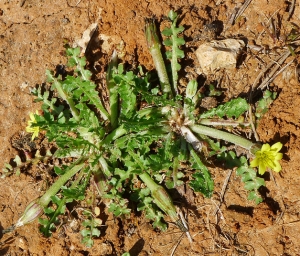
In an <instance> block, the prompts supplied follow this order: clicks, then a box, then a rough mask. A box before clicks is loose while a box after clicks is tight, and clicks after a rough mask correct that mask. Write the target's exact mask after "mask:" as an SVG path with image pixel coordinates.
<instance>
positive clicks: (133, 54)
mask: <svg viewBox="0 0 300 256" xmlns="http://www.w3.org/2000/svg"><path fill="white" fill-rule="evenodd" d="M242 2H243V1H229V0H224V1H220V0H202V1H194V0H188V1H181V0H173V1H168V0H164V1H153V0H148V1H140V0H127V1H125V0H111V1H106V0H105V1H103V0H102V1H100V0H81V1H80V0H61V1H58V0H48V1H45V0H42V1H34V0H2V1H1V2H0V74H1V79H0V90H1V93H0V115H1V122H0V145H1V148H0V154H1V158H0V166H3V164H4V163H6V162H9V161H10V159H11V158H12V157H14V156H15V155H16V154H17V153H18V152H17V151H16V150H15V149H14V148H13V147H12V146H11V138H12V137H13V136H14V135H15V134H17V133H19V132H20V131H23V130H24V129H25V126H26V122H27V119H28V115H29V113H30V112H33V111H35V109H38V107H39V106H38V105H37V104H35V103H33V97H32V96H31V95H30V93H29V88H32V87H34V86H35V85H36V84H41V83H43V82H44V81H45V70H46V69H55V67H56V65H58V64H63V63H65V61H66V57H65V55H64V45H65V44H66V43H69V44H70V45H72V44H73V43H75V42H76V40H77V39H79V38H81V36H82V33H83V32H84V31H85V30H86V29H87V28H88V27H89V25H90V24H92V23H97V24H98V31H97V33H96V34H95V36H94V37H93V38H92V41H91V44H90V45H89V48H88V50H87V58H88V60H89V63H90V67H91V68H92V69H93V72H94V73H95V81H96V82H98V83H99V84H100V83H102V82H103V81H104V80H103V77H104V72H105V68H106V64H107V61H108V59H109V56H110V55H111V53H112V51H113V49H114V48H117V49H118V50H119V52H122V53H123V59H122V60H123V61H124V62H127V63H129V64H130V65H132V66H135V65H143V66H144V67H145V68H147V69H149V70H151V69H153V63H152V60H151V56H150V55H149V52H148V49H147V45H146V41H145V38H144V33H143V24H144V18H146V17H152V16H154V17H156V18H157V20H158V21H159V22H161V24H162V26H163V25H164V18H165V17H166V15H167V13H168V11H169V10H170V9H171V8H173V9H174V10H176V11H178V12H179V13H180V14H181V18H180V20H179V21H180V24H181V25H183V26H184V27H185V28H186V30H185V32H184V38H185V40H186V41H187V47H186V49H185V52H186V56H187V57H186V59H185V60H184V62H183V63H182V64H183V65H186V72H187V74H188V75H191V76H195V74H197V72H199V71H198V70H197V66H198V63H197V60H196V57H195V54H194V51H195V50H196V46H197V45H199V44H200V43H201V42H203V41H207V40H211V39H210V38H206V37H204V36H203V34H204V32H205V31H204V26H205V25H207V24H210V23H212V22H214V21H217V23H218V24H221V25H222V32H221V33H220V34H219V35H217V38H218V39H220V38H240V39H243V40H244V41H245V42H246V43H248V44H249V45H253V44H254V43H255V44H256V45H257V46H262V48H263V49H262V51H261V52H257V51H254V50H253V51H250V50H245V54H244V57H243V60H242V61H241V64H240V65H239V66H238V68H234V69H226V70H222V71H219V72H216V73H214V74H211V75H209V76H208V77H207V78H206V83H209V82H214V83H215V84H218V87H219V88H222V89H223V91H224V92H225V95H226V98H227V99H229V98H232V97H237V96H244V97H248V96H249V92H250V90H251V86H252V85H253V84H255V79H256V78H257V77H258V75H259V73H260V72H261V71H263V70H264V69H265V67H266V66H267V65H269V64H270V63H272V62H273V63H274V61H275V60H276V59H277V58H278V56H279V55H280V54H282V53H283V52H284V51H286V49H285V48H284V47H285V44H286V40H287V39H286V37H287V35H288V34H289V32H290V31H291V29H292V26H293V25H292V24H293V23H294V24H296V25H297V24H298V25H300V22H299V17H300V8H299V3H298V2H297V1H295V2H296V5H295V10H294V12H293V13H292V16H291V18H290V19H289V13H288V10H289V8H290V6H291V3H292V2H293V1H283V0H273V1H268V0H261V1H252V3H250V5H249V6H248V8H247V9H246V11H245V12H244V13H243V14H242V16H241V17H240V18H239V19H238V20H237V21H236V22H235V24H234V25H230V24H229V20H230V17H231V14H232V13H233V12H234V9H235V7H239V6H240V5H241V3H242ZM271 17H272V18H273V21H272V22H273V23H274V24H276V26H277V32H276V34H277V35H276V36H274V37H272V36H271V35H270V34H272V31H271V28H270V27H271V26H270V22H269V23H268V21H269V19H270V18H271ZM288 19H289V20H288ZM263 23H264V24H265V25H263ZM294 27H296V26H294ZM267 31H271V32H270V33H268V32H267ZM266 49H267V50H266ZM298 59H299V57H298V55H296V57H291V56H290V57H289V58H288V59H287V60H286V61H285V63H288V62H290V61H292V60H294V61H293V62H292V64H291V65H290V66H289V67H288V68H286V69H285V70H284V71H283V72H282V73H281V74H280V75H279V76H278V77H276V78H275V79H274V80H273V81H272V82H271V83H270V84H269V88H270V89H271V90H274V91H276V92H278V97H277V99H276V100H275V101H274V102H273V104H272V105H271V107H270V110H269V111H268V112H267V114H265V115H264V117H263V119H262V120H261V121H260V123H259V127H258V129H257V132H258V135H259V138H260V140H261V141H263V142H269V143H273V142H275V141H281V142H282V143H283V145H284V148H283V153H284V158H283V160H282V167H283V169H282V171H281V172H280V173H273V174H272V175H270V174H269V173H266V174H265V175H264V177H265V179H266V180H267V181H266V189H265V190H264V191H262V194H263V196H264V202H263V203H261V204H260V205H258V206H256V205H255V204H254V203H253V202H249V201H248V200H247V193H246V191H245V190H244V188H243V184H242V183H241V181H240V178H239V177H238V176H236V174H235V171H234V170H233V171H232V170H228V169H224V168H219V167H215V168H211V172H212V175H213V177H214V179H215V186H216V190H215V193H214V195H213V197H212V199H204V198H203V196H202V195H200V194H194V193H193V192H191V191H189V190H187V191H186V193H185V194H183V195H182V198H181V199H179V205H180V207H181V208H182V210H183V211H184V212H185V213H186V216H187V217H186V218H187V220H188V222H189V225H190V233H191V235H192V236H193V238H194V242H193V243H192V244H189V242H188V240H187V238H186V237H185V236H184V235H183V236H182V237H181V235H182V234H181V233H180V231H179V230H178V229H176V228H175V227H173V226H172V224H170V225H169V226H170V228H169V229H168V231H167V232H158V231H154V230H153V229H152V227H151V225H150V224H149V223H148V222H147V220H146V219H145V218H144V217H143V215H142V216H140V215H139V216H137V215H134V214H132V216H131V218H130V219H126V220H120V219H116V218H114V217H113V216H111V215H110V214H105V216H106V217H105V222H104V225H105V226H104V227H103V229H102V230H101V232H102V233H101V237H100V238H99V239H96V240H95V245H94V247H93V248H91V249H87V248H85V247H84V246H83V245H81V244H80V234H79V232H78V231H77V230H76V229H74V228H72V226H71V220H70V219H66V221H65V223H64V225H62V226H61V227H60V228H59V230H58V231H57V232H56V233H55V234H54V235H53V237H51V238H49V239H47V238H44V237H42V235H41V234H40V233H39V232H38V224H37V223H36V222H35V223H33V224H31V225H28V226H25V227H22V228H20V229H18V230H16V231H14V232H12V233H8V234H4V235H0V239H1V240H0V255H61V256H62V255H121V254H122V253H124V252H126V251H129V252H130V253H131V255H170V254H171V252H172V248H173V247H174V246H175V245H176V244H177V243H179V244H178V246H177V248H176V251H175V253H174V255H259V256H264V255H286V256H287V255H291V256H292V255H293V256H294V255H300V242H299V237H298V236H299V232H300V221H299V220H300V215H299V207H300V200H299V196H300V186H299V184H300V175H299V173H300V154H299V153H300V146H299V145H300V143H299V137H300V129H299V127H300V111H299V110H298V107H299V105H300V85H299V77H298V75H299V73H298V72H297V67H298ZM184 82H185V80H184V79H182V80H181V83H182V84H184ZM231 171H232V174H231V177H230V179H229V182H228V184H227V189H226V192H225V195H224V198H223V201H222V203H221V204H220V201H221V199H220V192H221V190H222V186H223V183H224V180H225V178H226V177H227V175H229V173H230V172H231ZM44 188H45V184H44V183H43V179H41V180H37V179H36V178H35V176H34V175H32V172H30V171H26V172H23V173H21V175H20V176H19V177H17V176H15V175H13V176H10V177H7V178H5V179H0V229H3V228H7V227H9V226H11V225H12V224H13V223H15V221H16V220H17V219H18V218H19V216H20V214H21V213H22V211H23V210H24V208H25V207H26V205H27V204H28V203H29V202H30V201H31V200H32V199H34V198H36V197H37V196H38V195H40V194H41V193H42V191H43V189H44ZM180 201H181V202H182V203H180ZM219 205H220V207H219V208H218V207H217V206H219ZM218 209H219V210H218Z"/></svg>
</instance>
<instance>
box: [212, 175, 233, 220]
mask: <svg viewBox="0 0 300 256" xmlns="http://www.w3.org/2000/svg"><path fill="white" fill-rule="evenodd" d="M231 174H232V170H229V172H228V174H227V176H226V179H225V180H224V183H223V187H222V191H221V194H220V203H219V205H218V207H216V209H215V211H214V213H213V215H216V214H217V212H218V211H219V210H220V206H221V204H222V202H223V198H224V194H225V191H226V188H227V184H228V182H229V179H230V176H231Z"/></svg>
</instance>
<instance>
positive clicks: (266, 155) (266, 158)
mask: <svg viewBox="0 0 300 256" xmlns="http://www.w3.org/2000/svg"><path fill="white" fill-rule="evenodd" d="M281 148H282V143H280V142H277V143H275V144H274V145H273V146H270V145H269V144H264V145H262V147H261V150H257V151H256V152H255V158H254V159H253V160H252V161H251V163H250V166H251V167H257V166H258V173H259V174H261V175H262V174H264V173H265V172H266V170H267V168H270V169H272V170H273V171H274V172H280V171H281V165H280V163H279V160H281V159H282V156H283V155H282V153H279V151H280V149H281Z"/></svg>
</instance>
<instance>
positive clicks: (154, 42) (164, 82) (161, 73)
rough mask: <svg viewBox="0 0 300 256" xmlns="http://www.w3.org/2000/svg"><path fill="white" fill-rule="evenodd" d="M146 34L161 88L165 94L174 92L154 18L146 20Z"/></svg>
mask: <svg viewBox="0 0 300 256" xmlns="http://www.w3.org/2000/svg"><path fill="white" fill-rule="evenodd" d="M145 35H146V40H147V45H148V48H149V50H150V53H151V55H152V58H153V61H154V65H155V68H156V70H157V73H158V77H159V80H160V83H161V89H162V91H163V92H164V93H165V94H172V90H171V85H170V81H169V77H168V73H167V69H166V66H165V62H164V59H163V57H162V54H161V51H160V48H161V43H160V40H159V38H158V35H157V30H156V26H155V23H154V20H153V19H147V20H146V24H145Z"/></svg>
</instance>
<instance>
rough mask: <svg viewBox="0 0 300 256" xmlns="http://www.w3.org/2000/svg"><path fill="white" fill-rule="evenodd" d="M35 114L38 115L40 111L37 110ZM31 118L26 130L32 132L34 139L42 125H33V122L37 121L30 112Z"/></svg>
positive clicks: (32, 138)
mask: <svg viewBox="0 0 300 256" xmlns="http://www.w3.org/2000/svg"><path fill="white" fill-rule="evenodd" d="M35 114H37V115H38V111H37V110H36V111H35ZM29 117H30V120H29V121H28V125H27V126H26V132H30V133H32V137H31V140H34V138H35V137H38V136H39V132H40V127H38V126H32V124H35V123H36V120H35V117H34V114H33V113H30V114H29Z"/></svg>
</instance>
